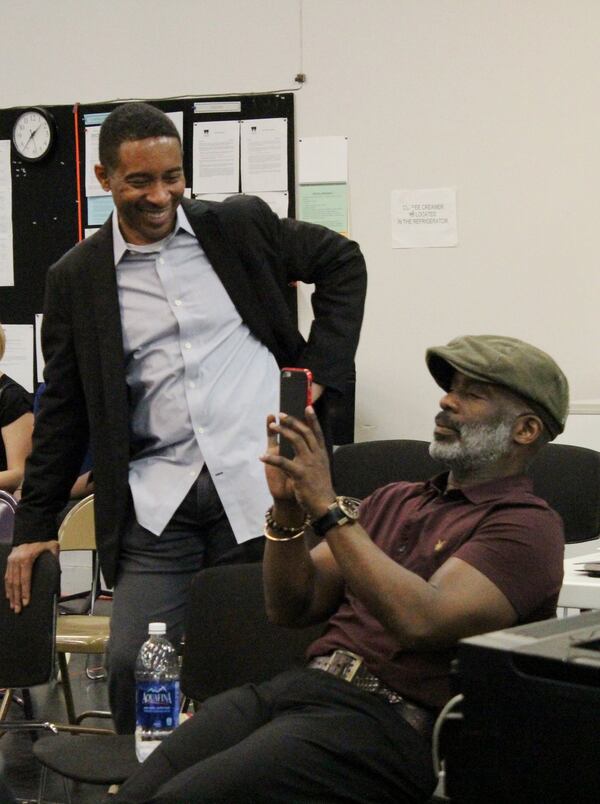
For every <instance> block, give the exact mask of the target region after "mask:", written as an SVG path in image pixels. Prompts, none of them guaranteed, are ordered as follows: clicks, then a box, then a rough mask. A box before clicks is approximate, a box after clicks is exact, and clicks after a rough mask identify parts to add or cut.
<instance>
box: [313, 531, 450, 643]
mask: <svg viewBox="0 0 600 804" xmlns="http://www.w3.org/2000/svg"><path fill="white" fill-rule="evenodd" d="M327 543H328V545H329V547H330V549H331V551H332V553H333V555H334V556H335V558H336V561H337V562H338V565H339V567H340V569H341V571H342V574H343V575H344V578H345V580H346V583H347V585H348V586H349V587H350V588H351V589H352V592H353V593H354V594H355V595H356V596H357V597H358V598H359V599H360V600H361V601H362V602H363V603H364V604H365V606H366V607H367V608H368V609H369V611H370V612H371V613H372V614H373V616H375V617H376V618H377V619H378V620H379V622H381V623H382V625H384V626H385V627H386V628H387V629H388V630H389V631H390V632H391V633H392V634H394V635H395V637H396V638H397V640H398V643H399V646H401V647H403V648H407V649H413V648H415V647H426V646H427V647H434V646H436V643H437V641H438V639H439V637H438V636H437V635H436V631H437V613H436V609H437V598H438V592H437V589H436V588H435V587H434V586H432V585H431V584H430V583H428V582H427V581H425V580H424V579H423V578H421V577H419V576H418V575H415V573H413V572H410V571H409V570H407V569H405V568H404V567H402V566H400V565H399V564H397V563H396V562H395V561H394V560H393V559H391V558H390V557H389V556H387V555H386V554H385V553H383V551H382V550H380V549H379V548H378V547H377V546H376V545H375V544H373V542H372V541H371V538H370V537H369V535H368V533H366V531H365V530H364V529H363V528H362V527H361V526H360V525H359V524H354V525H345V526H344V527H342V528H337V527H334V528H331V530H330V531H329V532H328V533H327Z"/></svg>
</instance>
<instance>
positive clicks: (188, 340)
mask: <svg viewBox="0 0 600 804" xmlns="http://www.w3.org/2000/svg"><path fill="white" fill-rule="evenodd" d="M96 175H97V177H98V180H99V181H100V183H101V184H102V186H103V188H104V189H105V190H107V191H110V192H111V194H112V196H113V200H114V203H115V207H116V212H115V213H113V215H112V216H111V218H110V219H109V220H108V221H107V222H106V223H105V224H104V226H103V227H102V228H101V229H100V230H99V231H98V232H97V233H96V234H95V235H94V236H92V237H91V238H89V239H87V240H85V241H83V242H81V243H79V244H78V245H77V246H76V247H75V248H73V249H72V250H71V251H69V252H68V253H67V254H66V255H65V256H64V257H63V258H62V259H61V260H59V262H58V263H56V264H55V265H54V266H52V267H51V269H50V271H49V273H48V278H47V284H46V299H45V307H44V323H43V330H42V343H43V350H44V356H45V360H46V368H45V380H46V383H47V388H46V392H45V394H44V397H43V401H42V406H41V410H40V413H39V416H38V419H37V421H36V428H35V435H34V447H33V452H32V455H31V458H30V460H29V462H28V465H27V469H26V475H25V482H24V486H23V497H22V501H21V504H20V507H19V510H18V512H17V519H16V526H15V538H14V543H15V547H14V549H13V551H12V554H11V557H10V559H9V565H8V569H7V574H6V589H7V596H8V597H9V599H10V601H11V605H12V607H13V608H14V609H15V610H16V611H20V609H21V607H22V606H24V605H27V603H28V599H29V589H30V577H31V568H32V565H33V562H34V561H35V559H36V558H37V556H38V555H39V554H40V553H41V552H42V551H43V550H48V549H49V550H53V551H54V552H57V551H58V543H57V541H56V514H57V512H58V511H60V510H61V508H62V507H63V506H64V504H65V502H66V500H67V498H68V494H69V489H70V488H71V486H72V484H73V481H74V479H75V477H76V475H77V472H78V469H79V466H80V465H81V461H82V458H83V455H84V452H85V449H86V447H87V444H88V440H89V442H90V443H91V446H92V449H93V452H94V481H95V515H96V538H97V543H98V550H99V554H100V562H101V566H102V571H103V574H104V577H105V579H106V582H107V583H108V584H109V585H113V584H114V602H113V616H112V620H111V642H110V662H109V667H110V673H109V694H110V701H111V708H112V711H113V716H114V719H115V725H116V727H117V730H118V731H120V732H129V731H133V729H134V727H135V713H134V677H133V664H134V660H135V656H136V654H137V651H138V649H139V646H140V644H141V643H142V642H143V640H144V638H145V634H146V631H147V625H148V622H149V621H152V620H164V621H165V622H166V623H167V626H168V635H169V637H170V638H171V639H172V640H174V641H178V640H179V638H180V637H181V633H182V621H183V609H184V605H185V598H186V594H187V588H188V584H189V581H190V579H191V577H192V576H193V574H195V573H196V572H197V571H198V570H199V569H201V568H202V567H205V566H208V565H210V564H212V563H214V562H215V561H217V560H219V558H220V557H222V556H223V555H224V554H227V553H228V552H229V551H230V550H232V549H233V548H235V546H236V544H241V543H243V542H245V541H247V540H249V539H252V538H253V537H256V536H257V535H258V534H259V533H260V532H261V524H262V520H263V516H264V510H265V508H266V507H267V505H268V500H269V495H268V490H267V487H266V484H265V481H264V478H263V477H262V476H261V475H262V473H261V471H260V468H258V467H257V466H256V464H257V463H258V462H257V461H256V456H257V455H258V454H259V453H260V451H261V444H262V439H263V422H264V417H265V415H266V413H268V412H269V411H270V410H273V409H276V408H277V407H278V405H277V389H278V373H279V368H280V367H282V366H284V365H286V366H302V367H307V368H309V369H311V370H312V372H313V375H314V379H315V383H316V392H317V393H316V395H317V396H318V395H320V394H321V392H322V399H321V400H320V403H321V404H326V403H327V397H328V396H330V395H331V394H335V393H336V392H340V391H341V390H342V388H343V384H344V381H345V379H346V378H347V377H348V375H349V373H350V371H351V368H352V363H353V358H354V353H355V350H356V346H357V343H358V336H359V331H360V325H361V321H362V312H363V303H364V295H365V288H366V274H365V265H364V260H363V257H362V255H361V253H360V250H359V248H358V246H357V245H356V244H355V243H353V242H351V241H349V240H347V239H345V238H344V237H341V236H339V235H337V234H335V233H333V232H331V231H329V230H328V229H325V228H323V227H319V226H314V225H310V224H306V223H301V222H298V221H295V220H289V219H285V220H280V219H279V218H278V217H277V216H276V215H275V214H274V213H272V212H271V210H270V209H269V207H268V206H267V205H266V204H264V203H263V202H262V201H260V200H259V199H257V198H253V197H238V198H234V199H231V200H229V201H226V202H224V203H215V202H201V201H195V202H194V201H188V200H186V199H183V191H184V186H185V178H184V174H183V166H182V152H181V141H180V139H179V135H178V133H177V130H176V128H175V126H174V125H173V123H172V122H171V121H170V120H169V118H168V117H167V116H166V115H164V114H163V113H162V112H160V111H159V110H157V109H155V108H154V107H152V106H149V105H147V104H143V103H128V104H124V105H122V106H119V107H117V108H116V109H115V110H114V111H113V112H112V113H111V114H110V115H109V116H108V118H107V119H106V121H105V122H104V124H103V125H102V129H101V133H100V164H99V165H97V166H96ZM295 281H301V282H306V283H314V285H315V291H314V295H313V299H312V302H313V310H314V315H315V317H314V321H313V323H312V327H311V331H310V335H309V337H308V340H307V341H305V340H304V339H303V338H302V336H301V335H300V333H299V332H298V330H297V327H296V326H295V323H294V317H293V315H292V312H291V310H290V308H289V305H288V303H287V301H286V298H287V296H288V292H287V291H288V288H289V284H290V283H291V282H295Z"/></svg>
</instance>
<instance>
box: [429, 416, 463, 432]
mask: <svg viewBox="0 0 600 804" xmlns="http://www.w3.org/2000/svg"><path fill="white" fill-rule="evenodd" d="M435 423H436V424H437V426H438V427H447V428H448V429H449V430H455V431H456V432H457V433H460V431H461V430H460V425H459V424H457V423H456V422H454V421H452V418H451V416H449V415H448V414H447V413H445V412H444V411H441V412H440V413H438V414H437V416H436V417H435Z"/></svg>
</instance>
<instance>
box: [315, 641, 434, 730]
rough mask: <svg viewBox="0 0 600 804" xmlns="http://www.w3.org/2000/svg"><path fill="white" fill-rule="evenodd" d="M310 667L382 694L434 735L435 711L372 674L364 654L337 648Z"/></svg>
mask: <svg viewBox="0 0 600 804" xmlns="http://www.w3.org/2000/svg"><path fill="white" fill-rule="evenodd" d="M308 667H309V668H311V669H312V670H323V671H324V672H325V673H330V674H331V675H332V676H337V678H341V679H343V680H344V681H347V682H348V683H349V684H352V686H354V687H356V688H357V689H359V690H365V692H371V693H373V694H374V695H379V696H380V697H381V698H383V699H384V700H386V701H387V702H388V703H390V704H392V705H393V706H394V709H395V710H396V711H397V712H398V714H399V715H400V716H401V717H403V718H404V720H406V722H407V723H409V724H410V725H411V726H412V727H413V729H415V731H418V732H419V734H421V735H422V736H424V737H427V738H429V737H431V734H432V732H433V726H434V723H435V714H434V713H433V712H430V711H429V710H428V709H424V708H423V707H422V706H418V705H417V704H414V703H412V702H411V701H407V700H406V698H403V697H402V695H399V694H398V693H397V692H396V691H395V690H393V689H392V688H391V687H388V686H387V684H384V683H383V681H381V679H379V678H377V676H374V675H373V673H370V672H369V671H368V670H367V668H366V666H365V663H364V659H363V658H362V656H358V655H357V654H356V653H352V652H351V651H349V650H335V651H334V652H333V653H330V654H329V655H327V656H315V657H314V658H312V659H311V660H310V661H309V663H308Z"/></svg>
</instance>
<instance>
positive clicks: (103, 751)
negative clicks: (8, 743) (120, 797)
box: [33, 734, 140, 785]
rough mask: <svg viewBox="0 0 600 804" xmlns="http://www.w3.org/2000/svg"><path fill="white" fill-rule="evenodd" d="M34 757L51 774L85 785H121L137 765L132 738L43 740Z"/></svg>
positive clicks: (70, 736)
mask: <svg viewBox="0 0 600 804" xmlns="http://www.w3.org/2000/svg"><path fill="white" fill-rule="evenodd" d="M33 753H34V754H35V756H36V757H37V758H38V759H39V760H40V762H41V763H42V764H43V765H45V766H46V767H48V768H50V769H51V770H53V771H56V772H57V773H60V774H62V775H63V776H66V777H67V778H69V779H75V780H77V781H78V782H85V783H86V784H101V785H111V784H121V783H122V782H124V781H125V779H128V778H129V777H130V776H131V774H132V773H133V772H134V771H135V770H136V769H137V768H139V765H140V763H139V762H138V759H137V757H136V755H135V738H134V736H133V734H114V735H113V734H110V735H102V736H96V735H91V734H77V735H73V734H59V735H56V736H51V737H42V738H41V739H39V740H36V742H35V743H34V744H33Z"/></svg>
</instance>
